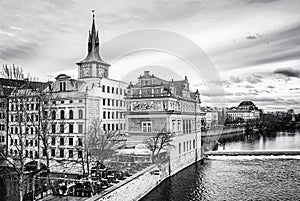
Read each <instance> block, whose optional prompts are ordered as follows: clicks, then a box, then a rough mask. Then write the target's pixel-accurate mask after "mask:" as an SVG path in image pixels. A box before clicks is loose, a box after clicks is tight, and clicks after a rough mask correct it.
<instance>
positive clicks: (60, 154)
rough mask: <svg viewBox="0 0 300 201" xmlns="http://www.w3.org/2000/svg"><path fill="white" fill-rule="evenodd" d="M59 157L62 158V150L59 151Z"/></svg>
mask: <svg viewBox="0 0 300 201" xmlns="http://www.w3.org/2000/svg"><path fill="white" fill-rule="evenodd" d="M59 157H61V158H63V157H64V150H63V149H60V150H59Z"/></svg>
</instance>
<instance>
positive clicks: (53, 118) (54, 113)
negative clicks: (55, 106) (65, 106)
mask: <svg viewBox="0 0 300 201" xmlns="http://www.w3.org/2000/svg"><path fill="white" fill-rule="evenodd" d="M51 116H52V120H55V119H56V112H55V111H52V114H51Z"/></svg>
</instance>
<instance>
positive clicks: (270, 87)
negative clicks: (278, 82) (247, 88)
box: [267, 85, 275, 89]
mask: <svg viewBox="0 0 300 201" xmlns="http://www.w3.org/2000/svg"><path fill="white" fill-rule="evenodd" d="M267 88H269V89H275V87H274V86H270V85H269V86H267Z"/></svg>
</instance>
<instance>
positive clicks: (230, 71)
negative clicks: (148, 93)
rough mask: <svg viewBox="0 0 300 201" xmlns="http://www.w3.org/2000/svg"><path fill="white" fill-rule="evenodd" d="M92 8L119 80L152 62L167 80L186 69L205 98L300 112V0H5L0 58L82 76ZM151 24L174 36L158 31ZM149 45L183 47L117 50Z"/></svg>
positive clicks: (49, 74)
mask: <svg viewBox="0 0 300 201" xmlns="http://www.w3.org/2000/svg"><path fill="white" fill-rule="evenodd" d="M91 10H95V20H96V27H97V29H98V30H99V34H100V40H101V44H102V47H101V53H102V57H103V59H104V60H106V61H108V62H109V63H110V64H111V67H110V77H111V78H113V79H121V80H124V81H127V82H130V81H132V82H136V81H137V77H138V76H139V75H140V74H143V71H145V70H150V73H151V74H155V75H156V76H158V77H161V78H163V79H167V80H171V79H172V78H174V79H184V76H187V77H188V79H189V82H190V87H191V90H193V91H195V90H196V89H199V90H200V94H201V98H202V102H203V105H211V104H213V103H214V101H212V98H215V100H216V99H219V97H221V96H224V98H225V99H224V102H225V105H226V106H237V105H238V103H239V102H241V101H243V100H252V101H253V102H254V103H255V104H256V105H257V106H258V107H259V108H263V109H264V110H265V111H285V110H287V109H292V108H293V109H295V111H296V112H300V34H299V33H300V12H299V10H300V1H299V0H226V1H220V0H169V1H167V0H159V1H158V0H149V1H140V0H128V1H121V0H119V1H117V0H116V1H101V0H97V1H96V0H84V1H83V0H80V1H79V0H70V1H67V0H64V1H63V0H43V1H40V0H22V1H21V0H1V1H0V65H3V64H8V65H12V64H16V65H17V66H20V67H22V68H23V70H24V71H25V72H29V73H30V74H31V75H34V76H37V77H39V80H40V81H47V80H54V78H55V77H56V76H57V75H58V74H60V73H66V74H68V75H71V76H72V77H74V78H77V77H78V75H77V72H78V69H77V66H76V62H78V61H80V60H81V59H83V58H84V57H85V56H86V52H87V37H88V31H89V29H90V28H91V20H92V12H91ZM152 29H155V30H160V32H161V33H162V34H161V35H162V36H163V33H164V32H168V33H171V35H170V37H169V39H168V37H167V38H164V37H154V36H155V35H152V34H151V33H152V32H151V31H148V30H152ZM139 30H147V31H146V33H147V34H146V38H142V37H139V36H140V35H138V34H140V32H139ZM128 33H134V34H131V35H130V34H128ZM176 34H177V35H176ZM129 35H130V36H129ZM120 36H121V37H122V36H124V37H123V39H122V40H120ZM173 36H176V37H177V38H178V40H177V39H176V37H175V38H173ZM180 36H182V38H181V37H180ZM128 37H129V39H128ZM130 37H131V38H130ZM125 39H126V40H125ZM148 39H149V40H148ZM189 42H192V43H194V44H195V45H196V46H197V47H199V49H201V51H200V50H199V49H197V48H192V47H191V46H192V45H190V46H187V45H186V44H192V43H189ZM137 43H138V44H137ZM112 44H113V45H114V46H113V48H112ZM151 44H158V45H159V44H163V45H164V47H165V49H168V50H169V49H170V48H171V49H172V48H175V47H182V49H181V50H178V49H177V50H178V51H177V52H180V54H181V55H178V54H174V52H172V51H164V50H162V49H159V48H157V49H137V50H136V51H131V52H127V54H123V55H121V56H119V57H117V58H116V57H115V56H116V55H117V54H114V53H115V52H118V53H119V52H120V50H123V49H124V50H126V48H127V50H134V49H130V48H133V47H136V46H138V45H140V47H143V46H145V47H148V46H151ZM189 47H191V48H189ZM114 51H115V52H114ZM195 59H196V60H197V59H198V60H197V61H198V63H196V64H197V65H194V66H193V65H192V64H195V63H193V62H191V61H195ZM209 61H210V62H211V63H209ZM211 64H213V65H211ZM212 70H216V71H212ZM199 72H200V73H199ZM207 72H217V73H215V74H217V75H218V76H217V77H219V78H220V79H217V80H213V79H209V77H211V76H213V77H216V76H214V74H208V73H207ZM212 85H215V86H216V87H215V88H214V87H211V86H212ZM218 87H221V88H222V89H223V90H224V93H220V91H219V90H217V88H218Z"/></svg>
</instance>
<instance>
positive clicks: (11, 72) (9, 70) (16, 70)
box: [0, 64, 24, 80]
mask: <svg viewBox="0 0 300 201" xmlns="http://www.w3.org/2000/svg"><path fill="white" fill-rule="evenodd" d="M0 74H1V75H2V76H3V77H4V78H7V79H15V80H23V79H24V73H23V69H22V68H21V67H18V66H16V65H15V64H13V65H12V66H7V64H5V65H4V64H3V65H2V71H1V72H0Z"/></svg>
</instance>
